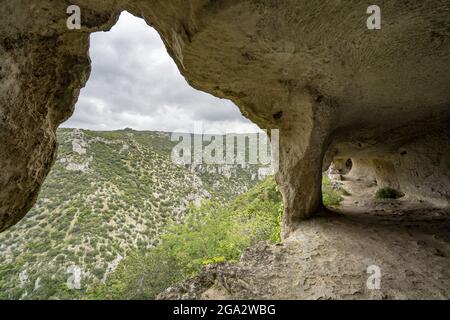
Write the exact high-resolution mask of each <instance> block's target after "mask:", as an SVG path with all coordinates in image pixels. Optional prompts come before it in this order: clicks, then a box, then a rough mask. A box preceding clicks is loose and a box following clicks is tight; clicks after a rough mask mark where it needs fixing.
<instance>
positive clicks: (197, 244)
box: [90, 178, 282, 299]
mask: <svg viewBox="0 0 450 320" xmlns="http://www.w3.org/2000/svg"><path fill="white" fill-rule="evenodd" d="M281 214H282V201H281V195H280V193H279V192H278V190H277V187H276V184H275V182H274V179H273V178H268V179H267V180H266V181H264V182H263V183H261V184H260V185H258V186H256V187H255V188H253V189H252V190H250V191H249V192H247V193H245V194H243V195H241V196H239V197H238V198H237V199H236V200H235V201H233V202H232V203H231V204H230V205H228V206H226V207H223V206H221V205H220V204H218V203H216V202H214V201H206V202H204V203H203V204H202V205H201V206H200V207H198V208H196V207H191V209H190V211H189V213H188V214H187V216H186V218H185V221H184V222H183V223H182V224H177V223H172V224H170V225H169V226H168V228H167V230H166V232H165V233H164V234H163V235H162V236H161V243H160V245H159V246H158V247H155V248H152V249H150V250H148V251H146V252H139V251H135V252H134V253H133V254H131V255H129V256H128V257H127V258H126V259H125V260H123V261H122V262H121V263H120V265H119V266H118V268H117V269H116V271H115V272H114V274H113V275H112V276H111V277H110V278H109V279H108V281H107V282H106V284H101V285H99V286H97V287H96V288H95V289H94V290H93V291H92V293H91V294H90V298H95V299H153V298H155V297H156V295H157V294H158V293H160V292H161V291H163V290H164V289H166V288H167V287H169V286H170V285H173V284H175V283H176V282H179V281H181V280H184V279H186V278H189V277H192V276H194V275H195V274H197V273H198V272H199V271H200V269H201V268H202V267H203V266H205V265H207V264H211V263H220V262H224V261H229V262H233V261H237V260H239V257H240V256H241V254H242V251H243V250H244V249H245V248H247V247H249V246H250V245H252V244H254V243H255V242H258V241H269V242H271V243H277V242H279V241H280V225H281V223H280V222H281Z"/></svg>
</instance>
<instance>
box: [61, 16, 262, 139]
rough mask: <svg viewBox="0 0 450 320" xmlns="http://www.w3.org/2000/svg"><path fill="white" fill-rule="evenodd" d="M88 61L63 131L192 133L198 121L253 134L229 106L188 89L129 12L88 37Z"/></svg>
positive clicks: (161, 49) (157, 43)
mask: <svg viewBox="0 0 450 320" xmlns="http://www.w3.org/2000/svg"><path fill="white" fill-rule="evenodd" d="M90 56H91V60H92V72H91V76H90V79H89V81H88V83H87V85H86V87H85V88H83V89H82V90H81V94H80V97H79V100H78V102H77V104H76V107H75V113H74V115H73V116H72V117H71V118H70V119H69V120H68V121H67V122H65V123H64V124H63V126H64V127H77V128H86V129H92V130H114V129H123V128H125V127H130V128H133V129H136V130H161V131H174V130H178V129H184V130H189V131H192V130H193V129H194V123H195V122H202V124H203V127H204V128H205V131H209V130H210V129H211V130H220V131H225V130H227V131H228V132H255V131H257V130H258V129H257V127H256V126H255V125H254V124H252V123H251V122H250V121H249V120H247V119H246V118H244V117H243V116H242V115H241V113H240V112H239V109H238V108H237V107H236V106H235V105H234V104H233V103H232V102H230V101H228V100H224V99H218V98H215V97H213V96H212V95H209V94H206V93H204V92H201V91H198V90H195V89H194V88H192V87H190V86H189V85H188V84H187V82H186V80H185V79H184V78H183V76H181V74H180V73H179V71H178V69H177V67H176V65H175V63H174V62H173V61H172V59H171V58H170V57H169V55H168V53H167V52H166V49H165V47H164V45H163V42H162V40H161V39H160V37H159V35H158V33H157V32H156V31H155V30H154V29H153V28H151V27H150V26H148V25H147V24H146V23H145V22H144V21H143V20H142V19H139V18H136V17H134V16H132V15H131V14H129V13H126V12H124V13H122V15H121V17H120V19H119V21H118V23H117V24H116V25H115V26H114V27H113V29H112V30H111V31H109V32H99V33H95V34H92V35H91V48H90Z"/></svg>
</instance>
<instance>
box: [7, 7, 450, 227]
mask: <svg viewBox="0 0 450 320" xmlns="http://www.w3.org/2000/svg"><path fill="white" fill-rule="evenodd" d="M70 4H76V5H79V6H80V7H81V13H82V29H81V30H73V31H71V30H68V29H67V28H66V19H67V17H68V15H67V14H66V8H67V7H68V5H70ZM378 5H379V6H380V7H381V9H382V28H381V30H368V29H367V27H366V19H367V17H368V15H367V14H366V10H367V7H368V3H367V1H359V0H354V1H335V0H328V1H308V0H286V1H273V0H258V1H256V0H246V1H244V0H241V1H239V0H222V1H217V0H215V1H212V0H209V1H208V0H191V1H185V0H148V1H133V0H71V1H70V2H69V1H62V0H59V1H57V0H1V1H0V17H1V19H0V64H1V65H0V145H1V146H2V147H1V150H0V167H1V174H0V231H1V230H5V229H6V228H8V227H9V226H11V225H13V224H14V223H16V222H17V221H19V220H20V219H21V218H22V217H23V216H24V215H25V214H26V212H27V211H28V210H29V208H30V207H31V206H32V205H33V202H34V200H35V198H36V195H37V193H38V192H39V188H40V185H41V184H42V182H43V180H44V179H45V176H46V174H47V173H48V171H49V168H50V167H51V164H52V162H53V159H54V154H55V149H56V143H55V134H54V132H55V129H56V128H57V126H58V125H59V124H60V123H61V122H62V121H63V120H64V119H67V118H68V117H69V116H70V115H71V114H72V112H73V106H74V103H75V101H76V99H77V96H78V93H79V90H80V88H81V87H82V86H84V85H85V83H86V81H87V79H88V74H89V56H88V42H89V34H90V33H91V32H95V31H100V30H103V31H104V30H108V29H109V28H111V26H112V25H113V24H114V23H115V21H116V20H117V17H118V15H119V13H120V12H121V11H122V10H127V11H129V12H131V13H132V14H135V15H137V16H139V17H143V18H144V19H145V20H146V21H147V23H148V24H149V25H152V26H153V27H155V28H156V30H157V31H158V32H159V33H160V35H161V37H162V39H163V41H164V43H165V45H166V47H167V50H168V52H169V54H170V55H171V56H172V58H173V59H174V60H175V62H176V63H177V65H178V67H179V69H180V71H181V73H182V74H183V75H184V76H185V77H186V79H187V80H188V81H189V83H190V84H191V85H192V86H194V87H196V88H198V89H200V90H203V91H206V92H209V93H212V94H214V95H216V96H218V97H223V98H228V99H231V100H232V101H234V102H235V103H236V104H237V105H238V106H239V107H240V109H241V111H242V113H243V114H244V115H246V116H247V117H249V118H250V119H251V120H253V121H254V122H255V123H257V124H258V125H260V126H261V127H263V128H266V129H272V128H279V129H280V130H281V132H280V138H281V146H280V171H279V173H278V175H277V181H278V183H279V185H280V188H281V190H282V192H283V195H284V199H285V215H284V226H285V228H284V229H285V233H286V234H288V233H289V232H291V231H292V230H293V229H294V228H295V225H296V222H297V221H299V220H301V219H304V218H307V217H310V216H311V215H312V214H313V213H314V212H316V211H317V210H318V209H319V208H320V207H321V195H320V193H321V190H320V185H321V183H320V181H321V172H322V169H323V166H325V167H327V166H328V165H329V164H330V162H331V161H332V160H333V158H335V157H341V158H352V159H353V158H354V159H361V161H362V162H364V163H365V164H366V165H367V166H372V167H373V171H374V174H375V175H376V178H375V179H376V180H377V181H380V182H381V181H382V183H383V184H384V183H386V184H391V183H395V186H396V187H398V188H400V189H401V190H402V191H403V192H405V193H411V194H412V195H416V196H420V197H422V198H425V199H431V198H432V199H433V201H434V202H435V203H439V204H443V205H445V204H448V201H449V199H450V191H449V190H450V185H449V173H448V171H449V170H448V169H449V157H450V152H449V146H448V138H449V134H450V133H449V123H450V120H449V118H450V90H449V88H450V19H449V17H450V3H449V2H448V0H431V1H427V2H421V1H394V0H392V1H378ZM130 32H133V30H130ZM367 170H368V169H367Z"/></svg>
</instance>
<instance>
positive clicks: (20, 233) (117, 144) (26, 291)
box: [0, 129, 259, 299]
mask: <svg viewBox="0 0 450 320" xmlns="http://www.w3.org/2000/svg"><path fill="white" fill-rule="evenodd" d="M58 141H59V150H58V159H57V161H56V163H55V165H54V166H53V168H52V171H51V173H50V175H49V176H48V178H47V180H46V181H45V184H44V185H43V187H42V190H41V193H40V196H39V199H38V201H37V203H36V205H35V206H34V207H33V209H32V210H31V211H30V212H29V213H28V215H27V216H26V217H25V218H24V219H23V220H22V221H21V222H20V223H18V224H17V225H16V226H14V227H13V228H11V229H9V230H7V231H5V232H3V233H1V234H0V298H2V299H17V298H22V299H46V298H52V299H62V298H70V299H72V298H80V297H83V296H84V294H85V292H86V290H87V289H88V288H90V287H91V286H92V284H94V283H101V282H104V281H105V280H106V279H107V278H108V276H109V275H110V273H111V272H112V271H114V269H115V268H116V266H117V264H118V263H119V262H120V261H121V260H122V259H123V258H124V257H126V256H127V255H128V253H129V252H130V251H132V250H135V249H137V248H139V249H140V250H145V249H149V248H152V247H154V246H156V245H157V244H158V243H159V236H160V234H161V233H162V231H163V229H164V228H165V226H166V225H167V223H169V222H171V221H181V220H183V217H184V215H185V213H186V212H187V210H188V208H189V206H190V205H194V206H195V205H199V204H200V203H201V201H202V200H205V199H210V200H214V201H215V202H217V203H218V204H220V205H222V204H226V203H228V202H229V201H230V200H231V199H233V198H234V197H236V196H237V195H239V194H241V193H243V192H245V191H247V190H249V189H250V188H251V187H252V186H254V185H255V184H257V183H258V182H259V180H258V167H257V166H256V165H253V166H248V167H246V168H245V169H243V168H241V167H238V166H234V167H229V166H222V167H221V168H218V167H217V166H206V167H205V166H204V167H198V168H192V167H190V166H189V165H185V166H180V165H176V164H174V163H173V162H172V161H171V159H170V152H171V150H172V148H173V146H174V145H175V144H176V142H172V141H170V134H168V133H163V132H138V131H133V130H131V129H126V130H121V131H112V132H93V131H88V130H77V129H61V130H59V131H58Z"/></svg>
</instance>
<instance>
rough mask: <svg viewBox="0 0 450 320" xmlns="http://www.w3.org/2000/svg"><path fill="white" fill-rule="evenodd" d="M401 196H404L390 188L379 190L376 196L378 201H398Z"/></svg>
mask: <svg viewBox="0 0 450 320" xmlns="http://www.w3.org/2000/svg"><path fill="white" fill-rule="evenodd" d="M401 196H402V194H401V193H400V192H398V191H397V190H395V189H393V188H390V187H385V188H381V189H378V190H377V192H376V194H375V198H377V199H397V198H400V197H401Z"/></svg>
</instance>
